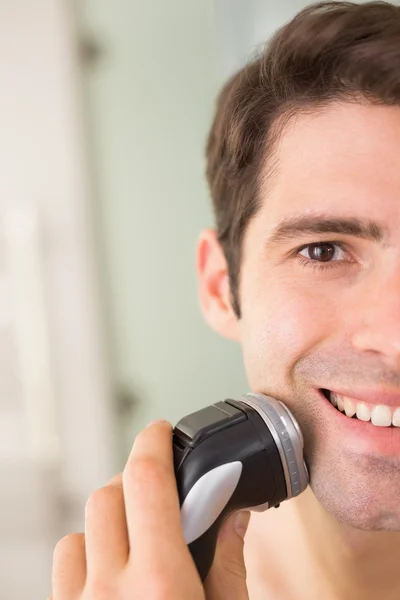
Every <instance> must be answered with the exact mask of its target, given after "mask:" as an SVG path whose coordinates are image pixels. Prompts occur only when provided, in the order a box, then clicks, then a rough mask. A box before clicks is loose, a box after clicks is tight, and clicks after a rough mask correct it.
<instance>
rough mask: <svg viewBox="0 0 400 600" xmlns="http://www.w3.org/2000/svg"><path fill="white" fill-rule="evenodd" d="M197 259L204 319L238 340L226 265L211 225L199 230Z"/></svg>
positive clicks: (229, 336) (224, 333)
mask: <svg viewBox="0 0 400 600" xmlns="http://www.w3.org/2000/svg"><path fill="white" fill-rule="evenodd" d="M196 263H197V264H196V267H197V278H198V288H199V300H200V308H201V311H202V313H203V316H204V318H205V320H206V322H207V323H208V325H210V327H211V328H212V329H214V331H216V332H217V333H219V334H220V335H222V336H224V337H226V338H229V339H232V340H236V341H238V340H239V327H238V319H237V317H236V315H235V313H234V311H233V308H232V305H231V300H230V296H231V294H230V285H229V276H228V267H227V263H226V259H225V256H224V253H223V251H222V248H221V245H220V243H219V241H218V238H217V234H216V231H214V230H213V229H205V230H203V231H202V232H201V234H200V237H199V241H198V244H197V257H196Z"/></svg>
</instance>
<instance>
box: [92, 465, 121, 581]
mask: <svg viewBox="0 0 400 600" xmlns="http://www.w3.org/2000/svg"><path fill="white" fill-rule="evenodd" d="M85 534H86V561H87V578H88V580H89V581H93V580H96V581H97V580H98V579H99V578H102V577H105V576H107V577H110V576H111V577H112V576H113V575H114V574H116V573H118V572H119V571H121V570H122V569H123V568H124V566H125V565H126V563H127V561H128V557H129V542H128V530H127V524H126V516H125V501H124V492H123V488H122V477H121V476H116V477H114V478H113V479H112V480H111V482H110V483H109V484H108V485H106V486H105V487H103V488H99V489H98V490H96V491H95V492H94V493H93V494H92V495H91V496H90V498H89V500H88V501H87V503H86V508H85Z"/></svg>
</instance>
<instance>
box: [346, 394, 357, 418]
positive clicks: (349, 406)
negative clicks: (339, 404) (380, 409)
mask: <svg viewBox="0 0 400 600" xmlns="http://www.w3.org/2000/svg"><path fill="white" fill-rule="evenodd" d="M343 404H344V412H345V413H346V415H347V416H348V417H352V416H353V415H355V414H356V412H357V410H356V404H355V402H353V400H350V398H345V399H344V402H343Z"/></svg>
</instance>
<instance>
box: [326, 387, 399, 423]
mask: <svg viewBox="0 0 400 600" xmlns="http://www.w3.org/2000/svg"><path fill="white" fill-rule="evenodd" d="M330 402H331V404H333V406H334V407H335V408H337V409H338V410H340V412H342V413H343V412H344V413H345V414H346V416H347V417H354V415H356V417H357V419H360V421H371V423H372V425H375V426H376V427H390V425H393V427H400V407H398V408H396V409H392V408H391V407H390V406H386V405H385V404H377V405H372V404H369V405H367V404H366V403H365V402H356V401H355V400H352V399H351V398H348V397H346V396H341V395H340V394H335V393H334V392H330Z"/></svg>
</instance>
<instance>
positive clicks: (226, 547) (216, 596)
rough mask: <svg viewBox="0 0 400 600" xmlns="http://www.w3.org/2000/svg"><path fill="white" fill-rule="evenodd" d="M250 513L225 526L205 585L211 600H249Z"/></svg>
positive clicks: (235, 516)
mask: <svg viewBox="0 0 400 600" xmlns="http://www.w3.org/2000/svg"><path fill="white" fill-rule="evenodd" d="M249 520H250V512H249V511H241V512H237V513H235V514H233V515H231V516H230V517H229V519H227V520H226V521H225V523H224V524H223V526H222V527H221V530H220V532H219V536H218V542H217V547H216V551H215V557H214V562H213V565H212V567H211V569H210V572H209V574H208V575H207V578H206V580H205V582H204V590H205V593H206V598H207V600H226V599H227V598H229V600H249V594H248V591H247V586H246V566H245V563H244V556H243V549H244V540H243V538H244V535H245V533H246V530H247V526H248V524H249Z"/></svg>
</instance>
